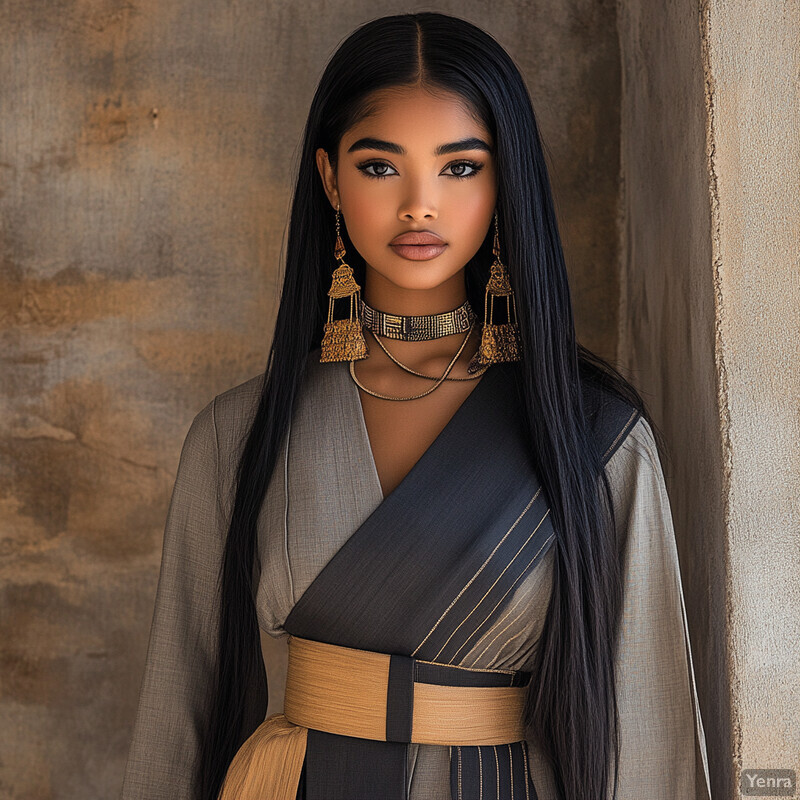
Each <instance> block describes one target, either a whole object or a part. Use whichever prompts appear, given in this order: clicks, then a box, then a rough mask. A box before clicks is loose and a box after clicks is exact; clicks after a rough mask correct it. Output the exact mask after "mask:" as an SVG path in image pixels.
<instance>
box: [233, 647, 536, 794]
mask: <svg viewBox="0 0 800 800" xmlns="http://www.w3.org/2000/svg"><path fill="white" fill-rule="evenodd" d="M288 647H289V662H288V669H287V676H286V694H285V699H284V711H283V713H282V714H273V715H272V716H270V717H267V719H266V720H264V722H263V723H261V725H260V726H259V727H258V728H257V729H256V730H255V732H254V733H253V734H252V735H251V736H250V737H249V738H248V739H247V741H246V742H245V743H244V744H243V745H242V746H241V748H240V749H239V751H238V752H237V753H236V755H235V756H234V759H233V761H232V762H231V765H230V767H229V768H228V773H227V775H226V778H225V783H224V785H223V788H222V792H221V794H220V800H249V798H252V799H253V800H257V799H258V800H261V798H264V797H270V798H273V800H295V797H296V793H297V787H298V785H299V781H300V773H301V771H302V768H303V762H304V759H305V753H306V740H307V734H308V729H309V728H313V729H314V730H319V731H325V732H327V733H333V734H339V735H341V736H353V737H357V738H361V739H374V740H378V741H393V742H415V743H420V744H439V745H496V744H508V743H512V742H518V741H520V740H522V739H524V738H525V729H524V724H523V719H522V715H523V707H524V703H525V695H526V693H527V681H526V679H529V678H530V675H529V673H525V672H515V671H509V670H481V669H468V668H464V667H457V666H451V665H445V664H434V663H432V662H423V661H418V660H417V659H414V658H411V657H407V656H396V655H390V654H387V653H377V652H373V651H368V650H358V649H355V648H350V647H342V646H341V645H333V644H327V643H325V642H318V641H314V640H312V639H302V638H299V637H297V636H290V637H289V640H288ZM427 681H430V682H427ZM448 681H449V682H448ZM523 681H525V683H523ZM502 683H505V685H502ZM453 684H455V685H453ZM487 684H488V685H487ZM492 684H494V685H492Z"/></svg>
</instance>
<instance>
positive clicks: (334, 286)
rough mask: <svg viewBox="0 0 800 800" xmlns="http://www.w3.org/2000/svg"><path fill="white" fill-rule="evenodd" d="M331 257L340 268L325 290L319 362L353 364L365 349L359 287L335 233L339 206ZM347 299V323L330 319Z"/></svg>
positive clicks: (339, 236) (338, 234)
mask: <svg viewBox="0 0 800 800" xmlns="http://www.w3.org/2000/svg"><path fill="white" fill-rule="evenodd" d="M333 254H334V256H335V257H336V258H337V259H339V261H340V264H339V266H338V267H336V269H335V270H334V271H333V280H332V281H331V288H330V289H328V321H327V322H326V323H325V329H324V330H325V333H324V334H323V336H322V352H321V354H320V357H319V360H320V362H325V361H357V360H360V359H362V358H366V357H367V356H368V355H369V348H368V347H367V342H366V340H365V339H364V330H363V328H362V325H361V318H360V316H359V314H360V294H359V293H360V291H361V287H360V286H359V285H358V284H357V283H356V281H355V278H354V277H353V269H352V267H351V266H350V265H349V264H345V262H344V254H345V249H344V242H343V241H342V237H341V234H340V233H339V204H338V203H337V204H336V248H335V249H334V252H333ZM343 297H349V298H350V317H349V318H348V319H334V318H333V304H334V301H335V300H337V299H339V298H343Z"/></svg>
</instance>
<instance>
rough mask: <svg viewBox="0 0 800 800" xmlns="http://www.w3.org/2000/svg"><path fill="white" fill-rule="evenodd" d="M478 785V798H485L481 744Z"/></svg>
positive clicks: (479, 749) (479, 747) (479, 748)
mask: <svg viewBox="0 0 800 800" xmlns="http://www.w3.org/2000/svg"><path fill="white" fill-rule="evenodd" d="M478 786H479V791H480V795H479V797H478V800H483V758H481V746H480V745H478Z"/></svg>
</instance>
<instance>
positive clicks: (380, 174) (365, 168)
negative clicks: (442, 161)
mask: <svg viewBox="0 0 800 800" xmlns="http://www.w3.org/2000/svg"><path fill="white" fill-rule="evenodd" d="M358 169H359V170H361V172H363V173H364V174H365V175H367V176H369V177H370V178H388V177H389V176H390V175H392V174H395V175H396V174H397V173H396V172H395V173H391V172H387V171H386V170H387V169H394V167H392V166H391V164H387V163H386V162H385V161H370V162H369V163H368V164H359V165H358ZM445 169H449V170H451V172H449V173H446V172H445V173H443V174H444V175H449V177H451V178H462V179H463V178H474V177H475V176H476V175H477V174H478V173H479V172H480V171H481V170H482V169H483V164H478V163H476V162H475V161H454V162H453V163H452V164H448V165H447V167H445ZM370 170H375V172H371V171H370ZM465 170H470V171H469V172H467V171H465Z"/></svg>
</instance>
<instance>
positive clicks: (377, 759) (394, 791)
mask: <svg viewBox="0 0 800 800" xmlns="http://www.w3.org/2000/svg"><path fill="white" fill-rule="evenodd" d="M305 763H306V785H307V797H308V798H319V800H378V799H380V800H406V791H407V790H406V787H407V785H408V745H406V744H402V743H400V742H379V741H377V740H373V739H358V738H355V737H352V736H339V735H337V734H333V733H325V732H323V731H317V730H314V729H312V728H309V731H308V742H307V747H306V762H305ZM264 800H268V798H264Z"/></svg>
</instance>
